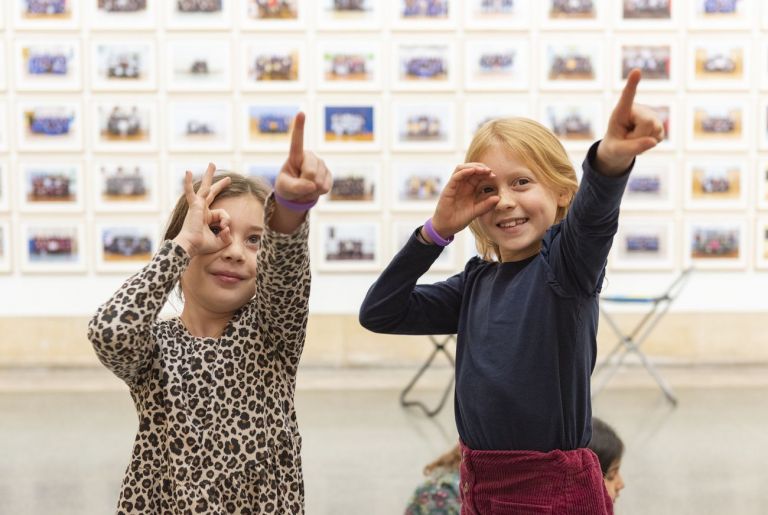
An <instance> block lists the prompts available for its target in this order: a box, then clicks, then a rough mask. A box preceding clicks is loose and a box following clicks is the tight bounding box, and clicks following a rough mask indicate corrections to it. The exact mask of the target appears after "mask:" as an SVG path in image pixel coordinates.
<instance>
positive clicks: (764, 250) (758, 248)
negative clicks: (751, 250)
mask: <svg viewBox="0 0 768 515" xmlns="http://www.w3.org/2000/svg"><path fill="white" fill-rule="evenodd" d="M755 268H757V269H759V270H766V269H768V217H765V216H759V217H758V218H757V220H755Z"/></svg>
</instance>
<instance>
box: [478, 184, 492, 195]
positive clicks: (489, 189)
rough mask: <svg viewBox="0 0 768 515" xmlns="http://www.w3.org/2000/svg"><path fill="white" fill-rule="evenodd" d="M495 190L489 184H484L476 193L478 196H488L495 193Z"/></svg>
mask: <svg viewBox="0 0 768 515" xmlns="http://www.w3.org/2000/svg"><path fill="white" fill-rule="evenodd" d="M495 189H496V188H494V187H493V186H491V185H489V184H486V185H483V186H480V187H479V188H478V189H477V192H478V194H480V195H489V194H491V193H493V192H494V191H495Z"/></svg>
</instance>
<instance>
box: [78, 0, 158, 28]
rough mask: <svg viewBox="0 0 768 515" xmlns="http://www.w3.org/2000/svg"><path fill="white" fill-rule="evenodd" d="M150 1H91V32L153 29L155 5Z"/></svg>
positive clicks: (155, 21)
mask: <svg viewBox="0 0 768 515" xmlns="http://www.w3.org/2000/svg"><path fill="white" fill-rule="evenodd" d="M160 3H161V2H157V1H152V0H131V1H130V2H126V1H124V0H92V1H91V2H90V4H91V9H90V13H89V20H88V21H89V25H90V28H91V30H110V31H114V30H116V31H129V30H150V29H154V28H155V25H156V23H157V9H156V7H157V5H158V4H160Z"/></svg>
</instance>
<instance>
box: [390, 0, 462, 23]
mask: <svg viewBox="0 0 768 515" xmlns="http://www.w3.org/2000/svg"><path fill="white" fill-rule="evenodd" d="M392 3H393V4H394V5H393V6H392V7H393V9H392V10H391V13H392V20H391V27H392V29H393V30H418V31H423V30H452V29H454V28H455V27H456V10H457V9H458V8H459V7H458V6H459V5H460V2H458V1H457V0H420V1H414V0H393V2H392Z"/></svg>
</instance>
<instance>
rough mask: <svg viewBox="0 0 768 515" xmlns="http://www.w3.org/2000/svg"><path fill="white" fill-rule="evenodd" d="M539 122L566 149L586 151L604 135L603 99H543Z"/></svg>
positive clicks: (571, 96) (573, 96) (573, 97)
mask: <svg viewBox="0 0 768 515" xmlns="http://www.w3.org/2000/svg"><path fill="white" fill-rule="evenodd" d="M539 121H540V122H541V123H542V124H544V125H545V126H546V127H548V128H549V129H550V130H551V131H552V132H554V133H555V135H556V136H557V137H558V139H559V140H560V141H561V142H562V144H563V146H564V147H565V148H566V150H587V149H588V148H589V146H590V145H591V144H592V143H593V142H595V141H596V140H597V139H598V138H600V137H602V135H603V133H604V123H605V122H604V118H603V102H602V98H599V97H580V98H579V97H575V95H570V100H557V99H555V98H551V99H550V98H544V99H542V101H541V117H540V118H539Z"/></svg>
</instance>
